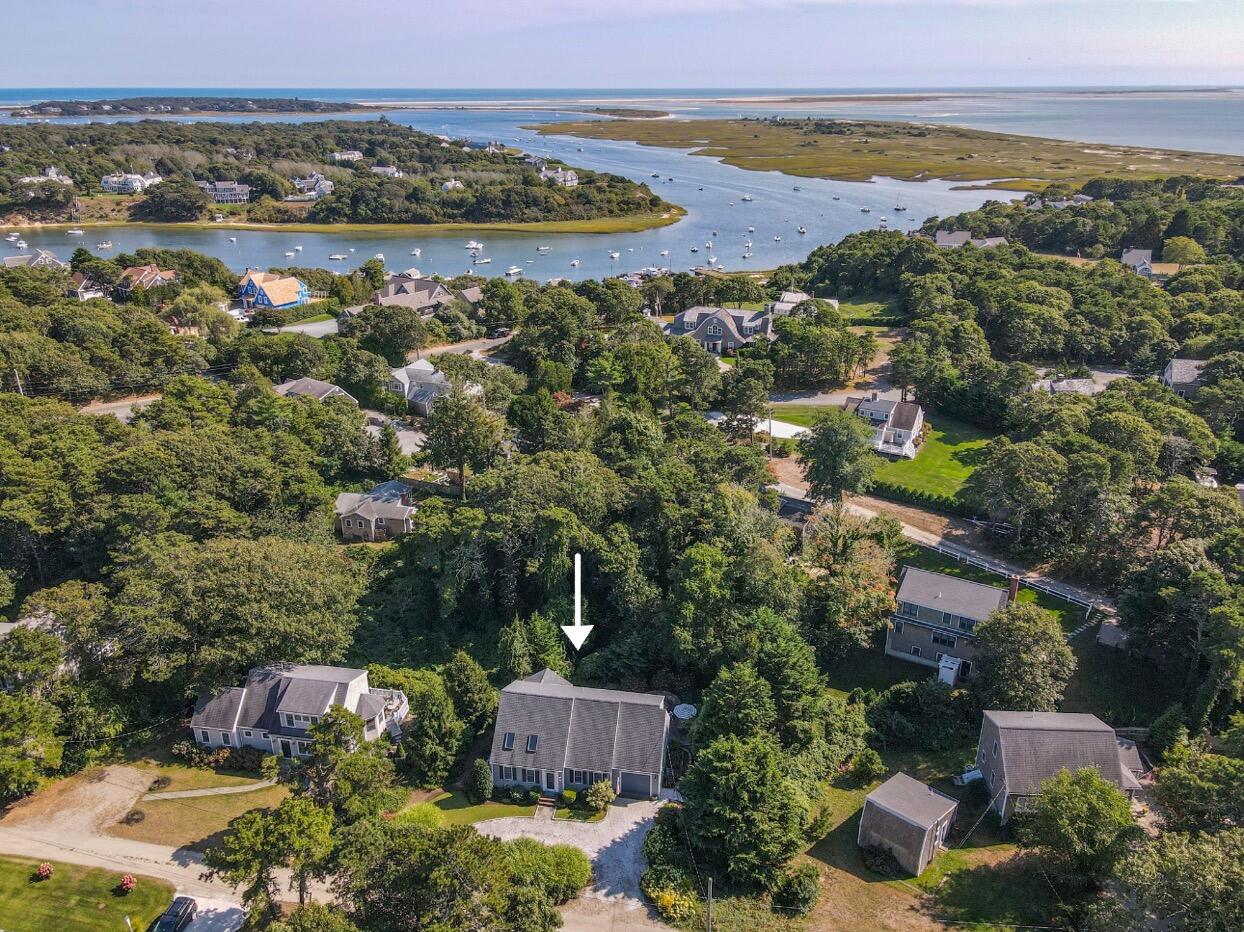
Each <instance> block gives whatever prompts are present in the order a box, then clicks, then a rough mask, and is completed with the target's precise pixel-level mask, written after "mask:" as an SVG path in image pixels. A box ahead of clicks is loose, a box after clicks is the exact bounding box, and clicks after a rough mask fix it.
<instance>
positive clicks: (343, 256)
mask: <svg viewBox="0 0 1244 932" xmlns="http://www.w3.org/2000/svg"><path fill="white" fill-rule="evenodd" d="M328 258H329V259H330V260H331V261H333V262H340V261H342V260H343V259H348V258H350V257H349V256H347V255H346V254H345V253H344V252H335V253H333V254H332V255H331V256H329V257H328Z"/></svg>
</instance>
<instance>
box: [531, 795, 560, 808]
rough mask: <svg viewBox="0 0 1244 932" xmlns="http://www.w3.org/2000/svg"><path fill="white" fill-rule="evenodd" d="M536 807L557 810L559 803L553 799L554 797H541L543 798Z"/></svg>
mask: <svg viewBox="0 0 1244 932" xmlns="http://www.w3.org/2000/svg"><path fill="white" fill-rule="evenodd" d="M536 805H537V806H542V807H544V808H546V809H556V808H557V801H556V800H555V799H553V797H552V796H541V797H540V801H539V802H538V803H536Z"/></svg>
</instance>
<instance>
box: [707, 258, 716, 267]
mask: <svg viewBox="0 0 1244 932" xmlns="http://www.w3.org/2000/svg"><path fill="white" fill-rule="evenodd" d="M708 264H709V265H716V264H717V257H716V256H709V257H708Z"/></svg>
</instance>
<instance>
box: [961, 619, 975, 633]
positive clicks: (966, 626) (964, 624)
mask: <svg viewBox="0 0 1244 932" xmlns="http://www.w3.org/2000/svg"><path fill="white" fill-rule="evenodd" d="M975 627H976V622H974V621H973V620H972V619H971V618H960V619H959V630H960V631H971V630H972V629H973V628H975Z"/></svg>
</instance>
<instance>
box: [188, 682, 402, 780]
mask: <svg viewBox="0 0 1244 932" xmlns="http://www.w3.org/2000/svg"><path fill="white" fill-rule="evenodd" d="M334 706H341V707H342V708H344V709H346V710H347V711H349V712H353V713H354V714H355V715H357V716H359V717H360V718H361V719H362V720H363V737H364V738H365V739H366V740H368V741H374V740H376V739H377V738H379V737H380V736H381V735H384V734H388V735H391V736H392V737H395V738H396V737H400V735H401V733H402V729H401V726H402V720H403V719H405V718H406V713H407V712H408V711H409V704H408V703H407V701H406V696H405V694H404V693H402V692H401V691H400V690H396V689H374V688H372V687H371V686H369V685H368V682H367V671H366V670H352V669H349V668H347V667H324V666H308V665H303V664H276V665H273V666H270V667H259V668H256V669H254V670H251V672H250V674H249V675H248V676H247V677H246V685H244V686H230V687H228V688H226V689H223V690H221V691H219V692H216V693H213V694H209V695H205V696H203V697H202V698H200V699H199V702H198V704H197V705H196V706H195V710H194V716H193V717H192V718H191V719H190V727H191V731H192V733H193V734H194V740H195V741H196V742H197V743H198V744H200V745H202V746H203V747H208V748H258V749H259V750H261V751H266V752H268V753H270V754H276V755H279V756H280V757H287V758H293V757H306V756H307V755H308V754H309V753H310V746H311V743H312V740H313V739H312V738H311V736H310V735H309V734H308V731H309V729H310V728H311V726H312V725H318V724H319V723H320V720H321V719H322V718H323V717H324V716H325V715H327V714H328V711H329V709H331V708H333V707H334Z"/></svg>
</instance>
